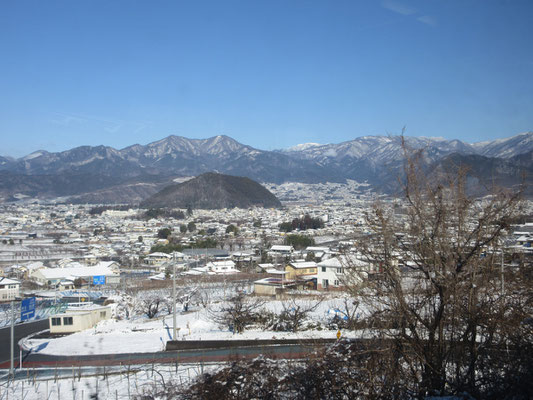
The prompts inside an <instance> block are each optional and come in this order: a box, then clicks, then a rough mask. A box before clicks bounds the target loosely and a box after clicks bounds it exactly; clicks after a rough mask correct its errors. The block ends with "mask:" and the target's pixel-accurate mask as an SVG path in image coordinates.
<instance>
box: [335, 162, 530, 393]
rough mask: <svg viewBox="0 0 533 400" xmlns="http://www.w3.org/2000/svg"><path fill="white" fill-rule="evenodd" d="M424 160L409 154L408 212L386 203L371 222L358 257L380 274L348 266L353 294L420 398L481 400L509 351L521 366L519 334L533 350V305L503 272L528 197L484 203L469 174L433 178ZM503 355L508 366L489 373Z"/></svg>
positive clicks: (501, 194)
mask: <svg viewBox="0 0 533 400" xmlns="http://www.w3.org/2000/svg"><path fill="white" fill-rule="evenodd" d="M421 157H422V152H416V153H410V154H407V157H406V163H405V185H404V191H405V199H404V202H403V203H401V204H399V207H398V206H396V207H393V206H392V205H391V204H387V203H380V202H378V203H376V204H375V205H374V206H373V208H372V210H371V211H370V212H368V213H367V215H366V222H367V224H368V226H369V227H370V229H371V231H372V235H371V237H370V239H368V238H367V239H366V240H361V241H359V242H358V244H357V247H358V251H360V253H361V256H360V257H361V258H363V259H364V260H365V261H366V262H367V263H369V265H371V266H372V268H371V270H368V269H367V270H362V269H361V268H350V265H347V268H346V271H347V272H348V273H349V274H351V275H352V276H351V283H352V285H351V286H350V288H351V290H352V292H353V294H354V295H355V296H357V298H358V299H360V301H361V302H362V303H363V304H364V306H365V308H366V309H367V310H368V311H369V315H368V318H367V320H368V322H369V325H370V326H374V327H379V329H373V330H372V332H373V334H374V336H375V337H376V338H381V339H387V340H392V343H393V344H394V354H395V355H396V358H395V361H394V365H393V366H391V367H393V368H397V369H398V370H400V371H401V375H402V377H403V378H402V379H405V380H406V381H407V382H409V383H410V387H409V390H410V391H411V393H412V394H411V395H412V396H415V397H419V398H424V397H425V396H428V395H435V394H443V393H461V392H468V393H470V394H471V395H474V396H479V395H480V394H481V393H482V392H483V390H485V389H486V385H487V379H493V378H494V375H495V368H497V365H499V366H500V368H501V366H503V365H506V362H510V361H511V359H510V357H509V356H508V355H507V354H509V353H504V352H502V350H503V349H509V345H511V343H513V344H515V347H514V348H513V349H514V350H515V352H512V353H513V356H512V357H516V356H518V353H517V352H516V351H519V347H518V346H516V340H518V338H516V336H517V335H513V336H510V333H511V331H514V332H516V333H519V335H518V336H521V337H522V338H523V340H521V344H522V345H527V346H529V347H528V348H530V347H531V336H532V335H531V330H530V331H529V335H528V333H527V328H526V327H524V326H523V324H522V321H524V320H526V318H527V317H528V315H531V311H532V310H531V306H532V304H531V296H529V297H528V296H524V295H522V296H513V297H512V298H511V297H509V296H506V295H505V293H504V292H503V290H501V287H502V279H503V276H502V272H501V267H500V263H499V262H497V258H498V257H500V256H501V255H499V254H500V251H501V245H502V242H503V238H504V237H505V235H506V233H507V232H508V229H509V228H510V224H509V222H510V221H511V218H512V217H513V216H515V215H517V214H518V213H519V211H520V207H521V202H520V191H516V192H512V193H509V192H506V191H503V190H500V191H494V192H493V193H492V195H491V196H487V197H485V198H482V199H476V198H474V197H472V196H470V195H469V194H468V191H467V186H466V183H467V174H466V171H465V170H462V169H458V170H457V171H455V172H456V173H455V174H448V175H444V176H440V177H438V179H437V177H436V176H431V178H428V175H426V174H427V171H426V170H424V167H423V166H424V164H423V162H422V160H421ZM398 209H400V210H403V213H401V212H400V213H399V212H398ZM345 260H348V263H349V260H350V258H348V257H347V258H346V259H345ZM370 272H375V273H374V274H370ZM508 272H509V271H508ZM371 278H372V279H371ZM515 282H517V280H516V279H515ZM528 302H529V304H528ZM528 341H529V342H528ZM495 354H498V358H499V360H498V362H497V363H493V364H492V365H491V366H489V364H490V362H489V361H491V360H494V358H495V357H494V356H495ZM522 359H523V357H522ZM524 362H526V363H527V362H530V361H528V360H524ZM522 367H523V366H522ZM483 370H485V373H486V375H485V376H481V375H480V372H481V371H483ZM509 378H510V377H509Z"/></svg>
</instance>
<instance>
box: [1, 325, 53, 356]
mask: <svg viewBox="0 0 533 400" xmlns="http://www.w3.org/2000/svg"><path fill="white" fill-rule="evenodd" d="M48 328H49V326H48V319H43V320H40V321H35V322H25V323H23V324H18V325H15V359H16V360H18V357H19V347H18V344H17V343H18V341H19V340H20V339H22V338H24V337H26V336H28V335H31V334H32V333H35V332H39V331H42V330H44V329H48ZM10 340H11V328H10V327H9V326H8V327H7V328H2V329H0V344H1V345H0V364H5V362H6V361H7V363H8V364H9V361H10V357H11V347H10V345H9V341H10Z"/></svg>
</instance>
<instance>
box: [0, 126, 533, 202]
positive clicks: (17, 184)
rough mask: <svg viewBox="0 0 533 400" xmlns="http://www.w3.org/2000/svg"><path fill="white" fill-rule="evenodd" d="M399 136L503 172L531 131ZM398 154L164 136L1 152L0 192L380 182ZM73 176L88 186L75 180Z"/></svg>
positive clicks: (393, 149) (523, 153) (526, 164)
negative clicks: (188, 181)
mask: <svg viewBox="0 0 533 400" xmlns="http://www.w3.org/2000/svg"><path fill="white" fill-rule="evenodd" d="M403 140H405V143H406V144H407V147H409V148H412V149H421V148H422V149H424V150H425V152H424V154H425V159H426V161H427V162H428V163H437V162H440V160H443V159H445V157H448V156H450V155H453V154H459V155H462V156H465V157H462V158H460V159H462V160H464V162H473V161H472V160H474V159H475V158H473V157H470V158H468V157H466V156H479V157H485V158H494V159H504V160H506V163H505V164H502V163H495V162H489V161H484V162H483V165H487V166H489V165H500V166H501V165H506V166H507V167H506V168H507V169H509V168H510V167H509V165H517V166H519V167H520V168H522V169H523V168H526V169H533V161H532V159H531V154H533V132H527V133H523V134H520V135H516V136H513V137H510V138H506V139H499V140H495V141H490V142H480V143H474V144H469V143H465V142H462V141H460V140H446V139H442V138H430V137H404V138H403ZM403 158H404V149H403V147H402V137H401V136H363V137H359V138H356V139H354V140H350V141H346V142H343V143H338V144H318V143H306V144H302V145H297V146H294V147H292V148H289V149H286V150H282V151H264V150H259V149H255V148H253V147H251V146H248V145H245V144H242V143H239V142H237V141H236V140H234V139H232V138H230V137H228V136H215V137H212V138H208V139H189V138H185V137H181V136H168V137H167V138H165V139H162V140H158V141H156V142H153V143H149V144H147V145H140V144H135V145H132V146H129V147H126V148H124V149H121V150H117V149H114V148H112V147H107V146H94V147H92V146H81V147H76V148H74V149H71V150H67V151H63V152H58V153H50V152H47V151H44V150H41V151H36V152H34V153H31V154H29V155H27V156H25V157H22V158H19V159H11V158H6V157H2V158H0V174H2V176H1V177H2V179H0V197H1V196H2V195H3V196H4V198H6V197H9V196H10V195H11V194H13V193H16V192H21V193H24V194H29V195H32V196H39V195H41V194H43V193H46V194H47V195H53V194H54V193H61V194H62V195H79V194H80V193H84V190H86V192H89V191H94V190H104V189H105V190H107V192H106V193H113V194H116V191H115V192H114V191H113V190H109V188H112V187H114V185H117V184H120V185H121V187H124V185H128V182H132V186H131V187H128V188H127V190H128V191H129V192H130V195H129V196H131V191H132V190H133V191H135V190H136V189H135V187H137V186H139V187H143V191H142V192H139V196H140V197H139V198H142V196H145V195H149V194H150V193H149V192H150V190H151V189H150V187H152V186H153V187H154V188H155V187H156V186H157V185H152V183H154V182H156V181H157V182H159V183H161V182H163V181H165V179H167V178H168V179H171V178H172V177H176V176H196V175H199V174H201V173H204V172H209V171H217V172H220V173H224V174H230V175H237V176H246V177H249V178H251V179H254V180H256V181H260V182H274V183H282V182H286V181H293V182H307V183H313V182H325V181H329V182H343V181H344V180H346V179H353V180H357V181H365V180H366V181H368V182H369V183H372V184H376V185H380V184H382V183H383V182H385V181H387V180H388V179H389V178H390V177H391V176H397V173H398V168H399V167H400V165H401V162H402V160H403ZM477 160H479V159H477ZM395 174H396V175H395ZM82 177H83V178H82ZM80 179H83V180H85V182H91V184H90V185H83V184H82V185H80V184H79V181H80ZM45 182H46V184H45ZM144 183H146V185H144ZM135 185H136V186H135ZM154 190H155V189H154ZM26 192H27V193H26ZM103 197H105V196H103ZM98 198H99V199H101V198H102V196H100V197H98ZM133 198H135V196H133ZM114 201H117V200H116V199H115V200H114Z"/></svg>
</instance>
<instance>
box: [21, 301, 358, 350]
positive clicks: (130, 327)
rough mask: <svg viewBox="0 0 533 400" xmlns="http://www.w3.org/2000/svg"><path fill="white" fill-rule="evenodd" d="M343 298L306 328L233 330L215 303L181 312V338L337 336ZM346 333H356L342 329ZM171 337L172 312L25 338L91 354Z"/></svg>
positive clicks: (323, 306)
mask: <svg viewBox="0 0 533 400" xmlns="http://www.w3.org/2000/svg"><path fill="white" fill-rule="evenodd" d="M312 301H313V300H305V299H300V300H297V301H296V304H301V305H304V306H305V305H308V304H309V303H310V302H312ZM341 301H342V300H341V299H340V298H339V299H335V298H333V299H330V300H326V301H322V302H321V303H320V304H319V306H318V307H317V308H316V309H315V310H314V311H312V312H311V313H310V314H309V316H310V322H314V323H319V324H321V325H322V330H316V329H314V330H306V331H303V332H297V333H291V332H274V331H265V330H262V329H258V328H257V329H249V330H246V331H245V332H243V333H241V334H233V333H232V332H231V331H229V330H228V328H227V327H224V326H219V325H218V324H217V323H216V322H214V321H213V318H212V314H213V312H214V310H215V309H216V308H217V307H218V306H220V305H222V303H220V304H214V305H212V306H211V307H208V308H201V307H200V308H198V309H197V310H196V311H191V312H188V313H180V314H178V315H177V318H176V326H177V328H178V340H237V339H238V340H241V339H272V338H275V339H293V338H335V337H336V334H337V331H336V330H328V329H327V327H325V325H326V323H327V321H328V320H329V319H331V318H332V317H333V315H334V314H333V309H335V308H337V307H338V306H339V305H340V303H341ZM263 308H264V309H266V310H269V311H273V312H280V311H281V310H282V308H283V302H282V301H269V302H267V303H265V305H264V306H263ZM343 335H345V336H353V335H354V333H350V332H343ZM171 338H172V315H166V316H162V317H158V318H154V319H151V320H148V319H145V318H137V319H134V320H121V321H115V320H107V321H102V322H100V323H99V324H98V325H97V326H96V327H95V328H93V329H88V330H85V331H82V332H78V333H74V334H71V335H68V336H64V337H59V338H52V339H51V338H47V339H29V340H26V341H25V342H24V345H25V346H26V347H27V348H32V351H33V352H34V353H36V352H38V353H45V354H53V355H85V354H86V355H89V354H116V353H145V352H156V351H161V350H164V348H165V344H166V342H167V340H170V339H171Z"/></svg>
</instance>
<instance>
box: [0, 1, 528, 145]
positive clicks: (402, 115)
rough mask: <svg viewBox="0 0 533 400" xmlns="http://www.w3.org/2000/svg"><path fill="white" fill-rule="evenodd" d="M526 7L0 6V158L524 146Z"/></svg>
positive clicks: (359, 3) (178, 3)
mask: <svg viewBox="0 0 533 400" xmlns="http://www.w3.org/2000/svg"><path fill="white" fill-rule="evenodd" d="M531 38H533V1H531V0H524V1H521V0H507V1H506V0H423V1H414V0H401V1H395V0H383V1H379V0H376V1H370V0H369V1H358V0H346V1H345V0H322V1H311V0H305V1H297V0H281V1H277V0H268V1H260V0H243V1H230V0H216V1H202V0H195V1H187V2H184V1H178V0H173V1H164V0H158V1H148V0H146V1H134V0H128V1H113V0H90V1H89V0H86V1H82V0H76V1H72V0H66V1H52V0H46V1H42V0H38V1H26V0H6V1H3V2H2V7H1V8H0V54H1V55H2V62H1V63H0V93H1V95H0V132H1V137H2V141H1V144H0V154H1V155H10V156H22V155H25V154H28V153H30V152H32V151H35V150H38V149H45V150H49V151H60V150H65V149H69V148H72V147H75V146H79V145H99V144H104V145H109V146H113V147H115V148H123V147H126V146H128V145H131V144H134V143H140V144H146V143H149V142H152V141H155V140H158V139H161V138H163V137H166V136H168V135H171V134H175V135H181V136H186V137H190V138H207V137H211V136H215V135H218V134H225V135H228V136H231V137H233V138H235V139H236V140H238V141H240V142H242V143H245V144H249V145H252V146H254V147H257V148H260V149H267V150H271V149H278V148H284V147H289V146H292V145H296V144H298V143H304V142H318V143H337V142H342V141H345V140H351V139H354V138H356V137H359V136H364V135H384V134H385V135H386V134H396V133H399V132H400V131H401V130H402V128H403V127H404V126H405V127H406V134H407V135H412V136H441V137H445V138H458V139H461V140H464V141H468V142H475V141H480V140H490V139H494V138H499V137H506V136H512V135H515V134H518V133H521V132H525V131H529V130H533V51H532V50H533V48H532V42H531Z"/></svg>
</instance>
